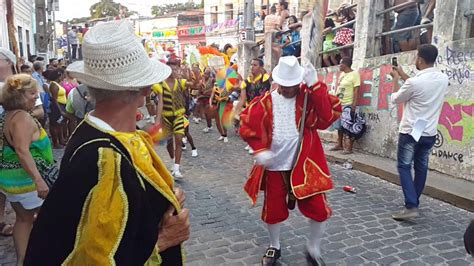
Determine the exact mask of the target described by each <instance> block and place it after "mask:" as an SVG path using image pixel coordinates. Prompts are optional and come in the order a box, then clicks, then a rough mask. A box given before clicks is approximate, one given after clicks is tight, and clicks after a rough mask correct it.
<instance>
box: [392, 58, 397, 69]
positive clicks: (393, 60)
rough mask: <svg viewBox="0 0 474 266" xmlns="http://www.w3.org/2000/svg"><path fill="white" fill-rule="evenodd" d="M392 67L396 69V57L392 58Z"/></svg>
mask: <svg viewBox="0 0 474 266" xmlns="http://www.w3.org/2000/svg"><path fill="white" fill-rule="evenodd" d="M392 66H394V67H397V66H398V59H397V57H395V56H394V57H392Z"/></svg>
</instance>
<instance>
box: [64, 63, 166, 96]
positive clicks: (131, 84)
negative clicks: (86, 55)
mask: <svg viewBox="0 0 474 266" xmlns="http://www.w3.org/2000/svg"><path fill="white" fill-rule="evenodd" d="M66 71H68V72H69V73H70V76H71V77H73V78H76V79H77V80H79V81H80V82H81V83H83V84H85V85H87V86H89V87H92V88H96V89H104V90H115V91H124V90H127V91H138V90H139V89H141V88H146V87H150V86H152V85H154V84H156V83H160V82H162V81H164V80H165V79H166V78H168V77H169V76H170V75H171V68H170V67H169V66H167V65H165V64H163V63H161V62H159V61H158V60H154V59H150V60H149V62H148V64H146V65H145V66H141V67H140V71H136V72H134V73H128V75H127V73H125V72H124V73H118V74H117V76H116V77H107V78H104V77H101V76H99V75H97V74H94V73H90V72H89V71H87V70H86V69H85V67H84V61H76V62H74V63H72V64H70V65H69V66H68V67H67V69H66Z"/></svg>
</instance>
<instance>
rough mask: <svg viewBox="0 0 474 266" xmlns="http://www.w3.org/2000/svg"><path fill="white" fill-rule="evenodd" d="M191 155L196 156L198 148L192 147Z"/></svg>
mask: <svg viewBox="0 0 474 266" xmlns="http://www.w3.org/2000/svg"><path fill="white" fill-rule="evenodd" d="M191 157H198V150H197V149H194V150H192V151H191Z"/></svg>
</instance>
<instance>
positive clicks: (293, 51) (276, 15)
mask: <svg viewBox="0 0 474 266" xmlns="http://www.w3.org/2000/svg"><path fill="white" fill-rule="evenodd" d="M269 10H270V14H268V15H265V14H264V15H263V16H262V17H263V21H264V22H263V23H264V32H275V40H274V43H273V44H272V49H273V51H274V53H275V56H277V57H281V56H290V55H293V56H296V57H299V56H300V55H301V35H300V31H301V29H302V24H301V22H298V18H297V17H296V16H294V15H290V12H289V10H288V2H286V1H280V2H279V3H278V4H274V5H272V6H271V7H270V9H269Z"/></svg>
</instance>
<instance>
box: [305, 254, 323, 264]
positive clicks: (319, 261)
mask: <svg viewBox="0 0 474 266" xmlns="http://www.w3.org/2000/svg"><path fill="white" fill-rule="evenodd" d="M306 261H307V262H308V264H309V265H311V266H324V265H326V264H325V263H324V260H323V258H321V257H316V258H314V257H313V256H312V255H311V254H309V252H308V251H306Z"/></svg>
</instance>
